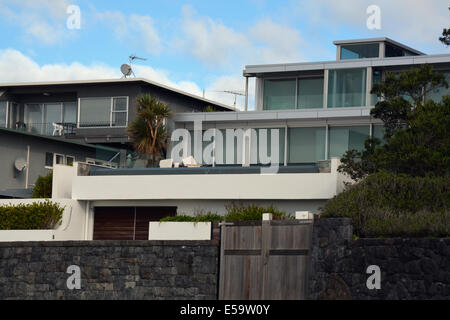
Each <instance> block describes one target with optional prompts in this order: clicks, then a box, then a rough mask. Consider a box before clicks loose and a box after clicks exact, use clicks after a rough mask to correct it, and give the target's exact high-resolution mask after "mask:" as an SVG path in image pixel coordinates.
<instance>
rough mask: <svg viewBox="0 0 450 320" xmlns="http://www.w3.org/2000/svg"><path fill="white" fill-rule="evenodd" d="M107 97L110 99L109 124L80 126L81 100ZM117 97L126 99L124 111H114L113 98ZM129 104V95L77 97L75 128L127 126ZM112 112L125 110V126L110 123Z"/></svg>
mask: <svg viewBox="0 0 450 320" xmlns="http://www.w3.org/2000/svg"><path fill="white" fill-rule="evenodd" d="M106 98H109V99H110V109H109V125H107V126H92V127H83V126H80V124H81V122H80V117H81V100H82V99H106ZM118 98H126V101H127V106H126V110H125V111H114V109H113V108H114V99H118ZM129 105H130V97H129V96H109V97H108V96H104V97H79V98H78V114H77V128H81V129H101V128H127V127H128V116H129ZM113 112H121V113H123V112H126V114H127V115H126V124H125V126H113V125H112V121H113V116H112V115H113Z"/></svg>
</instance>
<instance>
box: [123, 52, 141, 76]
mask: <svg viewBox="0 0 450 320" xmlns="http://www.w3.org/2000/svg"><path fill="white" fill-rule="evenodd" d="M128 58H129V63H128V64H126V63H124V64H123V65H122V66H121V67H120V71H121V72H122V74H123V77H122V78H127V77H130V76H131V75H133V77H136V75H135V74H134V72H133V67H132V65H133V61H134V60H142V61H146V60H147V59H146V58H140V57H137V56H135V55H134V54H133V55H131V56H129V57H128Z"/></svg>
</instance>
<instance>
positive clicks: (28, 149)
mask: <svg viewBox="0 0 450 320" xmlns="http://www.w3.org/2000/svg"><path fill="white" fill-rule="evenodd" d="M29 175H30V146H27V174H26V175H25V189H28V178H29Z"/></svg>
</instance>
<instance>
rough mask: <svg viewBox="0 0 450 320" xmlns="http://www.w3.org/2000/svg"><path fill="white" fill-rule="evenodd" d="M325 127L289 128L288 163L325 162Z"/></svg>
mask: <svg viewBox="0 0 450 320" xmlns="http://www.w3.org/2000/svg"><path fill="white" fill-rule="evenodd" d="M325 132H326V129H325V127H322V128H289V130H288V146H289V147H288V152H289V154H288V163H289V164H297V163H314V162H317V161H319V160H325Z"/></svg>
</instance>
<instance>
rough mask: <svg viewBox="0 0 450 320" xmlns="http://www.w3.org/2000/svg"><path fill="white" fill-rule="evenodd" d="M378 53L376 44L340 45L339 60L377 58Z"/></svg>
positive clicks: (378, 49)
mask: <svg viewBox="0 0 450 320" xmlns="http://www.w3.org/2000/svg"><path fill="white" fill-rule="evenodd" d="M379 53H380V44H378V43H370V44H352V45H341V60H347V59H362V58H378V56H379Z"/></svg>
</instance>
